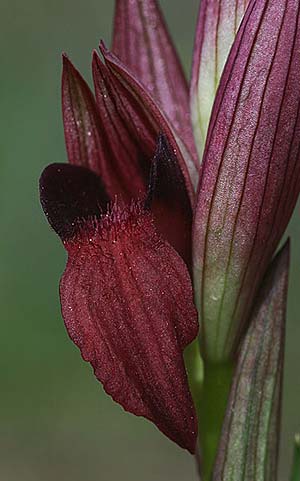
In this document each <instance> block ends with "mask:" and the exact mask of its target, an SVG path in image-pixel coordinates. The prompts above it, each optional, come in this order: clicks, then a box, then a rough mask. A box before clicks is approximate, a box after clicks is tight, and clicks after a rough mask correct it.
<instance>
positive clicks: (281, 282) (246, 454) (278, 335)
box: [212, 243, 289, 481]
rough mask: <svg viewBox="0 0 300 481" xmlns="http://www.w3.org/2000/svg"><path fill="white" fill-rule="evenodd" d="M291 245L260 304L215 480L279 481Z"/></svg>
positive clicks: (241, 361)
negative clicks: (278, 467)
mask: <svg viewBox="0 0 300 481" xmlns="http://www.w3.org/2000/svg"><path fill="white" fill-rule="evenodd" d="M288 270H289V244H288V243H287V244H286V245H285V246H284V248H283V249H282V251H281V252H280V253H279V254H278V255H277V256H276V258H275V259H274V261H273V262H272V264H271V267H270V269H269V270H268V273H267V275H266V277H265V279H264V282H263V285H262V287H261V289H260V291H259V295H258V297H257V298H256V300H255V304H254V309H253V311H252V316H251V323H250V326H249V329H248V332H247V333H246V336H245V338H244V340H243V343H242V346H241V349H240V352H239V354H238V359H237V366H236V371H235V374H234V378H233V383H232V386H231V391H230V395H229V401H228V405H227V412H226V415H225V419H224V423H223V429H222V435H221V439H220V443H219V448H218V454H217V458H216V462H215V467H214V472H213V476H212V480H213V481H253V480H254V479H255V481H276V479H277V464H278V446H279V434H280V411H281V388H282V374H283V357H284V340H285V316H286V301H287V288H288Z"/></svg>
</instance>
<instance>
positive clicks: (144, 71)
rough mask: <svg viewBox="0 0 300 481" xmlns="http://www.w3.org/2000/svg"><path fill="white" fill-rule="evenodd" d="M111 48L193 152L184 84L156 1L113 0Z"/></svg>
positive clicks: (187, 94)
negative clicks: (114, 9) (113, 15)
mask: <svg viewBox="0 0 300 481" xmlns="http://www.w3.org/2000/svg"><path fill="white" fill-rule="evenodd" d="M112 51H113V52H114V53H115V54H116V55H117V56H118V57H119V58H120V60H121V61H122V62H123V64H124V65H126V67H128V69H129V70H130V71H131V72H132V73H133V74H134V75H135V77H136V78H137V79H138V80H139V81H140V82H141V83H142V84H143V85H144V86H145V87H146V88H147V89H148V91H149V92H150V93H151V95H152V97H153V98H154V99H155V100H156V101H157V102H158V103H159V104H160V106H161V107H162V109H163V111H164V112H165V114H166V115H167V117H168V118H169V120H170V122H171V123H172V125H173V127H174V128H175V130H176V131H177V132H180V136H181V138H182V140H183V141H184V142H185V144H186V145H187V146H188V147H189V148H190V150H191V151H193V148H194V140H193V134H192V129H191V119H190V111H189V92H188V84H187V81H186V79H185V76H184V73H183V69H182V66H181V63H180V60H179V58H178V55H177V53H176V50H175V47H174V45H173V42H172V40H171V37H170V35H169V32H168V30H167V26H166V24H165V21H164V18H163V15H162V12H161V10H160V8H159V6H158V3H157V2H156V0H147V1H143V0H133V1H132V0H117V2H116V11H115V21H114V34H113V46H112ZM193 153H194V152H193Z"/></svg>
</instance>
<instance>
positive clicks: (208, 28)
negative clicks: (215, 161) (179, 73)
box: [191, 0, 249, 159]
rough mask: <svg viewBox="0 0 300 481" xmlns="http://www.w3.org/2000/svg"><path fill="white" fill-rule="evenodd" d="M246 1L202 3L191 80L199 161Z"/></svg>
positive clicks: (232, 0)
mask: <svg viewBox="0 0 300 481" xmlns="http://www.w3.org/2000/svg"><path fill="white" fill-rule="evenodd" d="M248 3H249V0H201V2H200V9H199V15H198V21H197V28H196V36H195V45H194V54H193V69H192V80H191V112H192V119H193V127H194V134H195V140H196V144H197V147H198V153H199V156H200V159H202V154H203V149H204V145H205V139H206V134H207V128H208V124H209V119H210V114H211V109H212V106H213V103H214V100H215V95H216V91H217V88H218V86H219V81H220V78H221V75H222V71H223V68H224V65H225V62H226V60H227V57H228V54H229V51H230V48H231V46H232V44H233V42H234V39H235V36H236V33H237V31H238V28H239V25H240V22H241V19H242V18H243V15H244V13H245V11H246V8H247V5H248Z"/></svg>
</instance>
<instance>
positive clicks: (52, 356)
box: [0, 0, 300, 481]
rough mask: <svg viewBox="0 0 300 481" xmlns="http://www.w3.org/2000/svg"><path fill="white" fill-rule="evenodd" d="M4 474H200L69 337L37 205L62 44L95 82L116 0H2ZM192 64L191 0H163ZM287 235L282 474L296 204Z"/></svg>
mask: <svg viewBox="0 0 300 481" xmlns="http://www.w3.org/2000/svg"><path fill="white" fill-rule="evenodd" d="M0 5H1V17H0V18H1V19H0V23H1V25H0V52H1V56H0V58H1V67H0V68H1V76H0V85H1V88H0V109H1V115H0V123H1V129H0V219H1V221H0V225H1V236H0V259H1V260H0V298H1V304H0V306H1V308H0V313H1V314H0V315H1V336H0V344H1V349H0V379H1V384H0V385H1V394H0V406H1V409H0V480H1V481H20V480H22V481H41V480H42V481H50V480H54V479H55V480H66V481H68V480H70V481H71V480H72V481H79V480H80V481H96V480H98V481H99V480H101V481H116V480H119V479H122V480H123V481H126V480H130V481H135V480H136V481H137V480H139V481H141V480H142V481H154V480H155V481H167V480H172V481H177V480H178V481H179V480H180V481H183V480H190V481H193V480H195V471H194V465H193V460H192V458H191V457H190V456H189V455H188V454H186V453H184V452H181V450H180V449H179V448H177V447H176V446H175V445H173V444H172V443H171V442H169V441H168V440H167V439H166V438H164V437H163V436H162V435H161V434H160V433H159V432H158V431H157V430H156V428H154V427H153V426H152V425H150V424H149V423H147V422H145V421H144V420H142V419H139V418H135V417H134V416H131V415H129V414H126V413H124V412H123V410H122V409H121V408H120V407H119V406H117V405H115V404H114V403H113V402H112V401H111V399H110V398H108V397H107V396H106V395H105V394H104V393H103V391H102V388H101V386H100V384H99V383H97V382H96V381H95V379H94V378H93V375H92V373H91V369H90V368H89V366H88V365H85V363H83V362H82V360H81V357H80V355H79V352H78V351H77V349H76V348H75V347H74V346H73V344H72V343H71V342H70V341H69V339H68V337H67V335H66V332H65V329H64V326H63V322H62V320H61V316H60V310H59V303H58V279H59V277H60V274H61V272H62V270H63V268H64V264H65V254H64V250H63V248H62V247H61V245H60V242H59V240H58V239H57V237H56V236H55V235H54V234H53V233H52V232H51V231H50V229H49V227H48V225H47V223H46V221H45V219H44V217H43V215H42V213H41V209H40V206H39V201H38V178H39V175H40V172H41V170H42V169H43V167H44V166H45V165H47V164H48V163H51V162H61V161H64V160H65V149H64V142H63V130H62V123H61V111H60V71H61V58H60V54H61V51H62V50H64V51H66V52H67V53H68V54H69V55H70V57H71V59H72V60H73V61H74V62H75V64H76V65H77V66H78V67H79V69H80V70H81V71H82V73H83V74H84V75H85V77H86V78H87V79H88V80H89V81H90V79H91V74H90V59H91V51H92V49H93V48H95V47H97V45H98V40H99V39H100V37H102V38H103V39H104V40H105V41H106V42H107V43H109V40H110V34H111V22H112V14H113V1H112V0H86V1H85V2H79V1H77V0H72V1H71V0H59V1H58V0H52V1H45V0H27V1H21V0H1V3H0ZM161 5H162V7H163V9H164V11H165V14H166V16H167V19H168V22H169V26H170V29H171V31H172V33H173V34H174V36H175V38H176V43H177V46H178V49H179V52H180V54H181V56H182V59H183V62H184V65H185V68H186V71H187V72H189V69H190V62H191V50H192V43H193V31H194V25H195V22H196V15H197V8H198V0H189V1H186V2H182V1H181V0H162V1H161ZM289 231H290V233H291V235H292V275H291V289H290V297H289V313H288V329H287V351H286V372H285V391H284V405H283V426H284V427H283V439H282V449H281V452H282V462H281V479H287V477H286V476H287V474H286V473H287V466H288V463H289V461H290V455H291V444H292V433H293V431H294V430H296V429H299V428H300V425H299V421H300V414H299V412H300V410H299V406H300V382H299V361H300V349H299V343H300V319H299V315H298V311H297V310H298V306H299V275H300V274H299V265H300V248H299V241H300V218H299V210H298V211H297V212H296V214H295V217H294V220H293V221H292V223H291V226H290V229H289Z"/></svg>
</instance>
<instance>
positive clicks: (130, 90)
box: [94, 44, 198, 201]
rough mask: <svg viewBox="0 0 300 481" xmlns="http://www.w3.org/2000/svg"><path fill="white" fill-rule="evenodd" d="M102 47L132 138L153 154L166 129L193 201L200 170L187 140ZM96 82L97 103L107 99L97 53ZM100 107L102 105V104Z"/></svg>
mask: <svg viewBox="0 0 300 481" xmlns="http://www.w3.org/2000/svg"><path fill="white" fill-rule="evenodd" d="M101 51H102V54H103V56H104V59H105V62H106V65H107V67H108V69H109V72H110V74H111V77H112V80H111V81H110V86H111V88H113V91H112V90H111V91H110V95H113V94H114V104H115V106H117V108H118V114H119V115H120V117H121V118H122V119H123V121H124V123H125V124H126V125H127V129H128V130H129V131H130V132H131V135H132V137H133V139H138V141H139V142H140V143H141V144H142V145H143V146H144V149H146V150H147V152H149V154H150V158H151V157H152V156H153V153H154V151H155V145H156V140H157V137H158V134H159V132H164V134H165V136H166V137H167V139H168V142H169V144H170V145H171V147H172V148H173V149H174V152H175V153H176V156H177V159H178V163H179V166H180V169H181V171H182V174H183V176H184V179H185V184H186V188H187V191H188V193H189V196H190V199H191V201H193V199H194V188H195V186H196V185H197V182H198V172H197V169H196V167H195V164H194V163H193V160H192V158H191V156H190V154H189V152H188V150H187V148H186V146H185V144H184V143H183V142H182V140H181V139H180V138H179V137H178V136H177V134H176V133H175V132H174V131H173V129H172V128H171V126H170V124H169V122H168V120H167V119H166V117H165V115H164V114H163V112H162V111H161V110H160V108H159V106H158V105H157V104H156V102H155V101H154V100H153V98H152V97H151V95H150V94H149V92H148V91H147V90H146V89H145V88H144V87H143V86H142V85H141V84H140V83H139V82H138V80H137V79H136V78H135V77H134V76H133V75H132V74H131V73H130V72H129V71H128V70H127V69H126V67H125V66H124V65H123V64H122V63H121V62H120V61H119V59H118V58H117V57H115V56H114V55H113V54H111V53H110V52H109V51H108V50H107V49H106V48H105V47H104V45H103V44H102V45H101ZM94 82H95V90H96V97H97V99H98V103H99V104H101V103H103V102H104V100H103V98H102V99H101V96H102V97H103V70H102V69H101V66H100V65H99V61H97V57H94ZM99 108H100V109H101V105H99Z"/></svg>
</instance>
